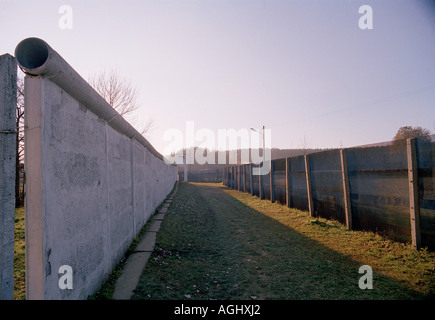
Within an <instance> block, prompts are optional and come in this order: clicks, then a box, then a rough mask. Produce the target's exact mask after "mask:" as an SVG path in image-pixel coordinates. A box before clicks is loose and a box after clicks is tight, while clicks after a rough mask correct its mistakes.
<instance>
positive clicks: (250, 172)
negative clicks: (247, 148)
mask: <svg viewBox="0 0 435 320" xmlns="http://www.w3.org/2000/svg"><path fill="white" fill-rule="evenodd" d="M249 188H250V189H251V195H252V196H253V195H254V182H253V181H252V162H251V163H250V164H249Z"/></svg>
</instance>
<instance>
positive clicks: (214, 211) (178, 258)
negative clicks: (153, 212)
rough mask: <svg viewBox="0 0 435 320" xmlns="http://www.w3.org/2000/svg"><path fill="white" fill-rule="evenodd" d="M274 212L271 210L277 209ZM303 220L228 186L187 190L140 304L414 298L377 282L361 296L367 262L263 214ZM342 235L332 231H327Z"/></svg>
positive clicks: (397, 286) (149, 270)
mask: <svg viewBox="0 0 435 320" xmlns="http://www.w3.org/2000/svg"><path fill="white" fill-rule="evenodd" d="M271 208H272V209H271ZM263 209H264V210H266V209H267V210H269V211H270V210H272V211H273V210H274V211H273V212H274V213H273V214H276V215H280V217H281V218H280V219H284V218H285V219H288V220H289V221H290V222H289V224H290V225H291V223H292V222H291V220H292V219H294V220H295V221H298V220H297V218H298V214H299V213H292V212H291V210H289V209H287V208H286V207H285V206H282V205H278V204H271V203H270V202H268V201H264V200H263V201H261V200H259V199H258V198H256V197H252V196H250V195H248V194H242V193H240V192H238V191H235V190H230V189H228V188H226V187H224V186H222V185H221V184H207V183H196V184H195V183H181V184H180V186H179V190H178V193H177V195H176V197H175V198H174V200H173V202H172V204H171V206H170V207H169V209H168V213H167V214H166V216H165V219H164V220H163V223H162V226H161V228H160V231H159V233H158V235H157V242H156V247H155V251H154V252H153V255H152V257H151V259H150V260H149V261H148V264H147V266H146V268H145V270H144V273H143V274H142V277H141V279H140V282H139V285H138V287H137V288H136V293H135V295H134V296H133V299H203V300H209V299H222V300H224V299H254V300H255V299H285V300H287V299H297V300H299V299H412V298H417V297H418V296H417V295H416V293H415V292H414V291H412V290H410V289H408V288H407V287H405V286H404V285H402V284H401V283H399V282H397V281H395V280H393V279H390V278H388V277H385V276H382V275H380V274H376V273H375V275H374V280H373V282H374V284H375V285H374V288H373V289H372V290H362V289H360V287H359V279H360V277H361V276H362V274H359V273H358V270H359V267H360V266H361V262H357V261H354V260H353V259H350V258H349V257H348V256H346V255H343V254H341V253H339V252H337V251H335V250H332V249H330V248H328V247H326V246H324V245H322V244H320V243H319V242H318V241H316V240H313V239H311V238H310V237H308V236H306V235H304V234H303V233H301V232H300V231H296V230H295V229H294V228H291V227H289V226H288V225H284V224H283V223H282V221H281V222H280V221H277V220H276V219H274V218H273V214H272V216H271V215H270V214H269V215H265V214H264V213H263V212H262V211H263ZM328 228H336V227H334V225H332V224H331V225H330V226H329V225H327V224H325V227H324V229H325V230H326V232H328Z"/></svg>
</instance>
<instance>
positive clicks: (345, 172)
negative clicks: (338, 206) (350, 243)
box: [340, 149, 352, 230]
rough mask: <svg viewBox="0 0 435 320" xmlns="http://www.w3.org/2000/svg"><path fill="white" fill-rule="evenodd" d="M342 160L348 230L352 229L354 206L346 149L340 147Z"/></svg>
mask: <svg viewBox="0 0 435 320" xmlns="http://www.w3.org/2000/svg"><path fill="white" fill-rule="evenodd" d="M340 161H341V179H342V183H343V195H344V214H345V216H346V227H347V230H352V206H351V201H350V190H349V176H348V174H349V173H348V170H347V157H346V150H344V149H340Z"/></svg>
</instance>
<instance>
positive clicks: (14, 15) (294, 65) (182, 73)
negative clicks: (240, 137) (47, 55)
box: [0, 0, 435, 152]
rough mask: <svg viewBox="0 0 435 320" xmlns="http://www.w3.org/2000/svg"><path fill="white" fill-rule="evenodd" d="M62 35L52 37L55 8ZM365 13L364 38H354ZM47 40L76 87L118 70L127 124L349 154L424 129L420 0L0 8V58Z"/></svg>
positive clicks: (428, 86) (427, 72) (430, 123)
mask: <svg viewBox="0 0 435 320" xmlns="http://www.w3.org/2000/svg"><path fill="white" fill-rule="evenodd" d="M63 4H67V5H70V6H71V7H72V9H73V29H72V30H62V29H60V28H59V27H58V20H59V18H60V17H61V14H59V13H58V9H59V7H60V6H61V5H63ZM362 5H370V6H371V7H372V8H373V29H372V30H361V29H360V28H359V27H358V20H359V18H360V17H361V14H359V13H358V9H359V7H360V6H362ZM30 36H34V37H39V38H42V39H44V40H45V41H47V42H48V43H49V44H50V45H51V46H52V47H53V48H54V49H55V50H56V51H57V52H59V53H60V54H61V55H62V56H63V57H64V58H65V59H66V60H67V61H68V62H69V63H70V65H71V66H72V67H73V68H74V69H75V70H76V71H77V72H78V73H80V74H81V75H82V76H83V77H84V78H85V79H88V78H89V76H91V75H94V74H95V73H98V72H102V71H104V70H107V69H111V68H117V69H118V70H119V72H120V73H121V74H122V75H124V76H125V77H127V78H129V79H130V80H131V81H132V83H133V84H134V85H135V86H136V87H137V88H138V90H139V91H140V97H139V98H140V100H139V102H140V104H141V106H142V107H141V109H140V110H139V111H138V112H137V114H136V115H135V119H136V122H137V123H140V122H141V121H142V122H145V121H146V120H147V119H149V118H153V119H155V124H156V128H155V130H154V131H153V133H152V135H151V137H150V139H149V140H150V142H151V143H152V144H153V145H154V146H155V147H156V149H157V150H159V151H160V152H163V150H164V149H165V147H166V146H167V144H168V143H169V142H164V141H163V134H164V132H165V131H166V130H168V129H171V128H177V129H180V130H182V131H184V128H185V126H186V121H194V122H195V129H196V130H199V129H201V128H208V129H211V130H213V131H214V132H215V133H216V137H217V130H218V129H230V128H233V129H237V130H238V129H243V128H250V127H255V128H259V127H261V126H262V125H265V126H266V128H269V129H271V134H272V146H273V147H278V148H297V147H300V146H301V145H302V142H303V140H304V137H305V139H306V140H307V141H308V142H309V146H310V147H319V148H323V147H329V148H334V147H340V146H343V147H351V146H357V145H363V144H369V143H376V142H380V141H386V140H391V139H392V137H393V136H394V135H395V133H396V132H397V130H398V128H399V127H401V126H405V125H410V126H422V127H424V128H427V129H429V130H431V132H432V133H434V132H435V4H434V1H429V0H428V1H424V0H378V1H366V0H361V1H356V0H346V1H344V0H343V1H339V0H335V1H333V0H331V1H324V0H313V1H311V0H297V1H296V0H294V1H291V0H284V1H278V0H154V1H150V0H140V1H139V0H130V1H97V0H95V1H84V0H82V1H78V0H62V1H54V0H53V1H51V0H40V1H21V0H15V1H12V0H0V54H3V53H11V54H13V53H14V50H15V47H16V45H17V44H18V43H19V42H20V41H21V40H22V39H24V38H27V37H30Z"/></svg>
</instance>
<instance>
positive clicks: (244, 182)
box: [242, 164, 246, 192]
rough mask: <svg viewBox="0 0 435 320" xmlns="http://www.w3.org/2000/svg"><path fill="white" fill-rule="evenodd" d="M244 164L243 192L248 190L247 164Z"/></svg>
mask: <svg viewBox="0 0 435 320" xmlns="http://www.w3.org/2000/svg"><path fill="white" fill-rule="evenodd" d="M242 166H243V192H246V164H242Z"/></svg>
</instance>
